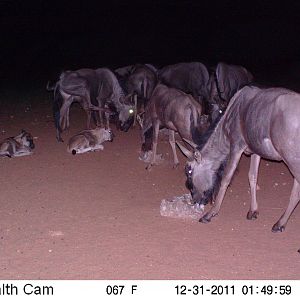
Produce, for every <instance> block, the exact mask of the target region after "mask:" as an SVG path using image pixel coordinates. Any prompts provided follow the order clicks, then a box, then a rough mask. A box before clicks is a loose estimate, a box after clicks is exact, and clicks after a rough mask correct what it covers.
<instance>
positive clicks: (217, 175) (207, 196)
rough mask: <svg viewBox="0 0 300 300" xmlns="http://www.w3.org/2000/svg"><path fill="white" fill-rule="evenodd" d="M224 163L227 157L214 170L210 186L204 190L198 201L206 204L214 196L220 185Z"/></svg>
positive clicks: (225, 163)
mask: <svg viewBox="0 0 300 300" xmlns="http://www.w3.org/2000/svg"><path fill="white" fill-rule="evenodd" d="M226 165H227V158H226V159H225V160H223V161H222V162H221V164H220V166H219V168H218V169H217V171H216V172H215V178H214V183H213V185H212V187H211V188H210V189H208V190H206V191H204V193H203V196H202V198H201V199H200V200H199V202H200V203H203V204H207V203H208V202H209V201H212V200H214V199H215V198H216V196H217V195H218V192H219V189H220V186H221V181H222V178H223V176H224V170H225V168H226Z"/></svg>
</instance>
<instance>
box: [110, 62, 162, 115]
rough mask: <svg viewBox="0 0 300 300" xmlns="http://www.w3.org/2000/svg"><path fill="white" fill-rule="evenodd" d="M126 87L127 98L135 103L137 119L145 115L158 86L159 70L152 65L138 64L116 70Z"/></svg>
mask: <svg viewBox="0 0 300 300" xmlns="http://www.w3.org/2000/svg"><path fill="white" fill-rule="evenodd" d="M115 73H117V74H118V76H119V77H120V80H122V81H123V82H124V83H125V85H126V92H127V97H130V98H131V99H133V100H132V101H131V102H133V103H135V106H136V109H135V112H136V116H135V118H136V117H138V118H139V119H140V118H141V115H142V114H143V112H144V110H145V107H146V105H147V102H148V101H149V99H150V97H151V95H152V92H153V90H154V88H155V86H156V84H157V69H156V68H155V67H154V66H153V65H151V64H136V65H131V66H126V67H123V68H118V69H116V70H115Z"/></svg>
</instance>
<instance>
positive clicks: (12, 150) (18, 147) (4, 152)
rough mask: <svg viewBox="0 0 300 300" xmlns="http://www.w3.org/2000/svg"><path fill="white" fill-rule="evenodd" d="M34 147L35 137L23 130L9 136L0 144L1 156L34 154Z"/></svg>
mask: <svg viewBox="0 0 300 300" xmlns="http://www.w3.org/2000/svg"><path fill="white" fill-rule="evenodd" d="M32 149H34V143H33V137H32V135H31V134H30V133H28V132H27V131H25V130H22V131H21V133H20V134H19V135H17V136H15V137H9V138H7V139H5V140H4V141H3V142H1V144H0V156H8V157H17V156H25V155H30V154H32Z"/></svg>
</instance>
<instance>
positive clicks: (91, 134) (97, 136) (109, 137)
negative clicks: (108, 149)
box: [67, 127, 114, 155]
mask: <svg viewBox="0 0 300 300" xmlns="http://www.w3.org/2000/svg"><path fill="white" fill-rule="evenodd" d="M113 138H114V134H113V133H112V131H111V130H110V129H105V128H101V127H97V128H95V129H90V130H83V131H81V132H79V133H78V134H76V135H74V136H73V137H71V138H70V140H69V143H68V147H67V151H68V152H69V153H72V154H73V155H75V154H77V153H78V154H80V153H85V152H89V151H97V150H103V149H104V147H103V145H101V144H102V143H103V142H106V141H110V142H112V141H113Z"/></svg>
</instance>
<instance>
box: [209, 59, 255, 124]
mask: <svg viewBox="0 0 300 300" xmlns="http://www.w3.org/2000/svg"><path fill="white" fill-rule="evenodd" d="M252 82H253V75H252V74H251V73H250V72H249V71H248V70H247V69H245V68H244V67H242V66H237V65H228V64H226V63H224V62H220V63H218V65H217V67H216V69H215V70H214V71H213V72H212V73H211V75H210V78H209V84H208V86H209V94H210V95H209V103H210V105H211V106H212V107H214V106H216V107H215V109H213V111H214V112H217V111H218V110H225V109H226V107H227V105H228V103H229V100H230V99H231V98H232V96H233V95H234V94H235V93H236V92H237V91H238V90H240V89H241V88H242V87H244V86H245V85H248V84H250V83H252ZM212 119H215V116H214V115H213V116H212Z"/></svg>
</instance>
